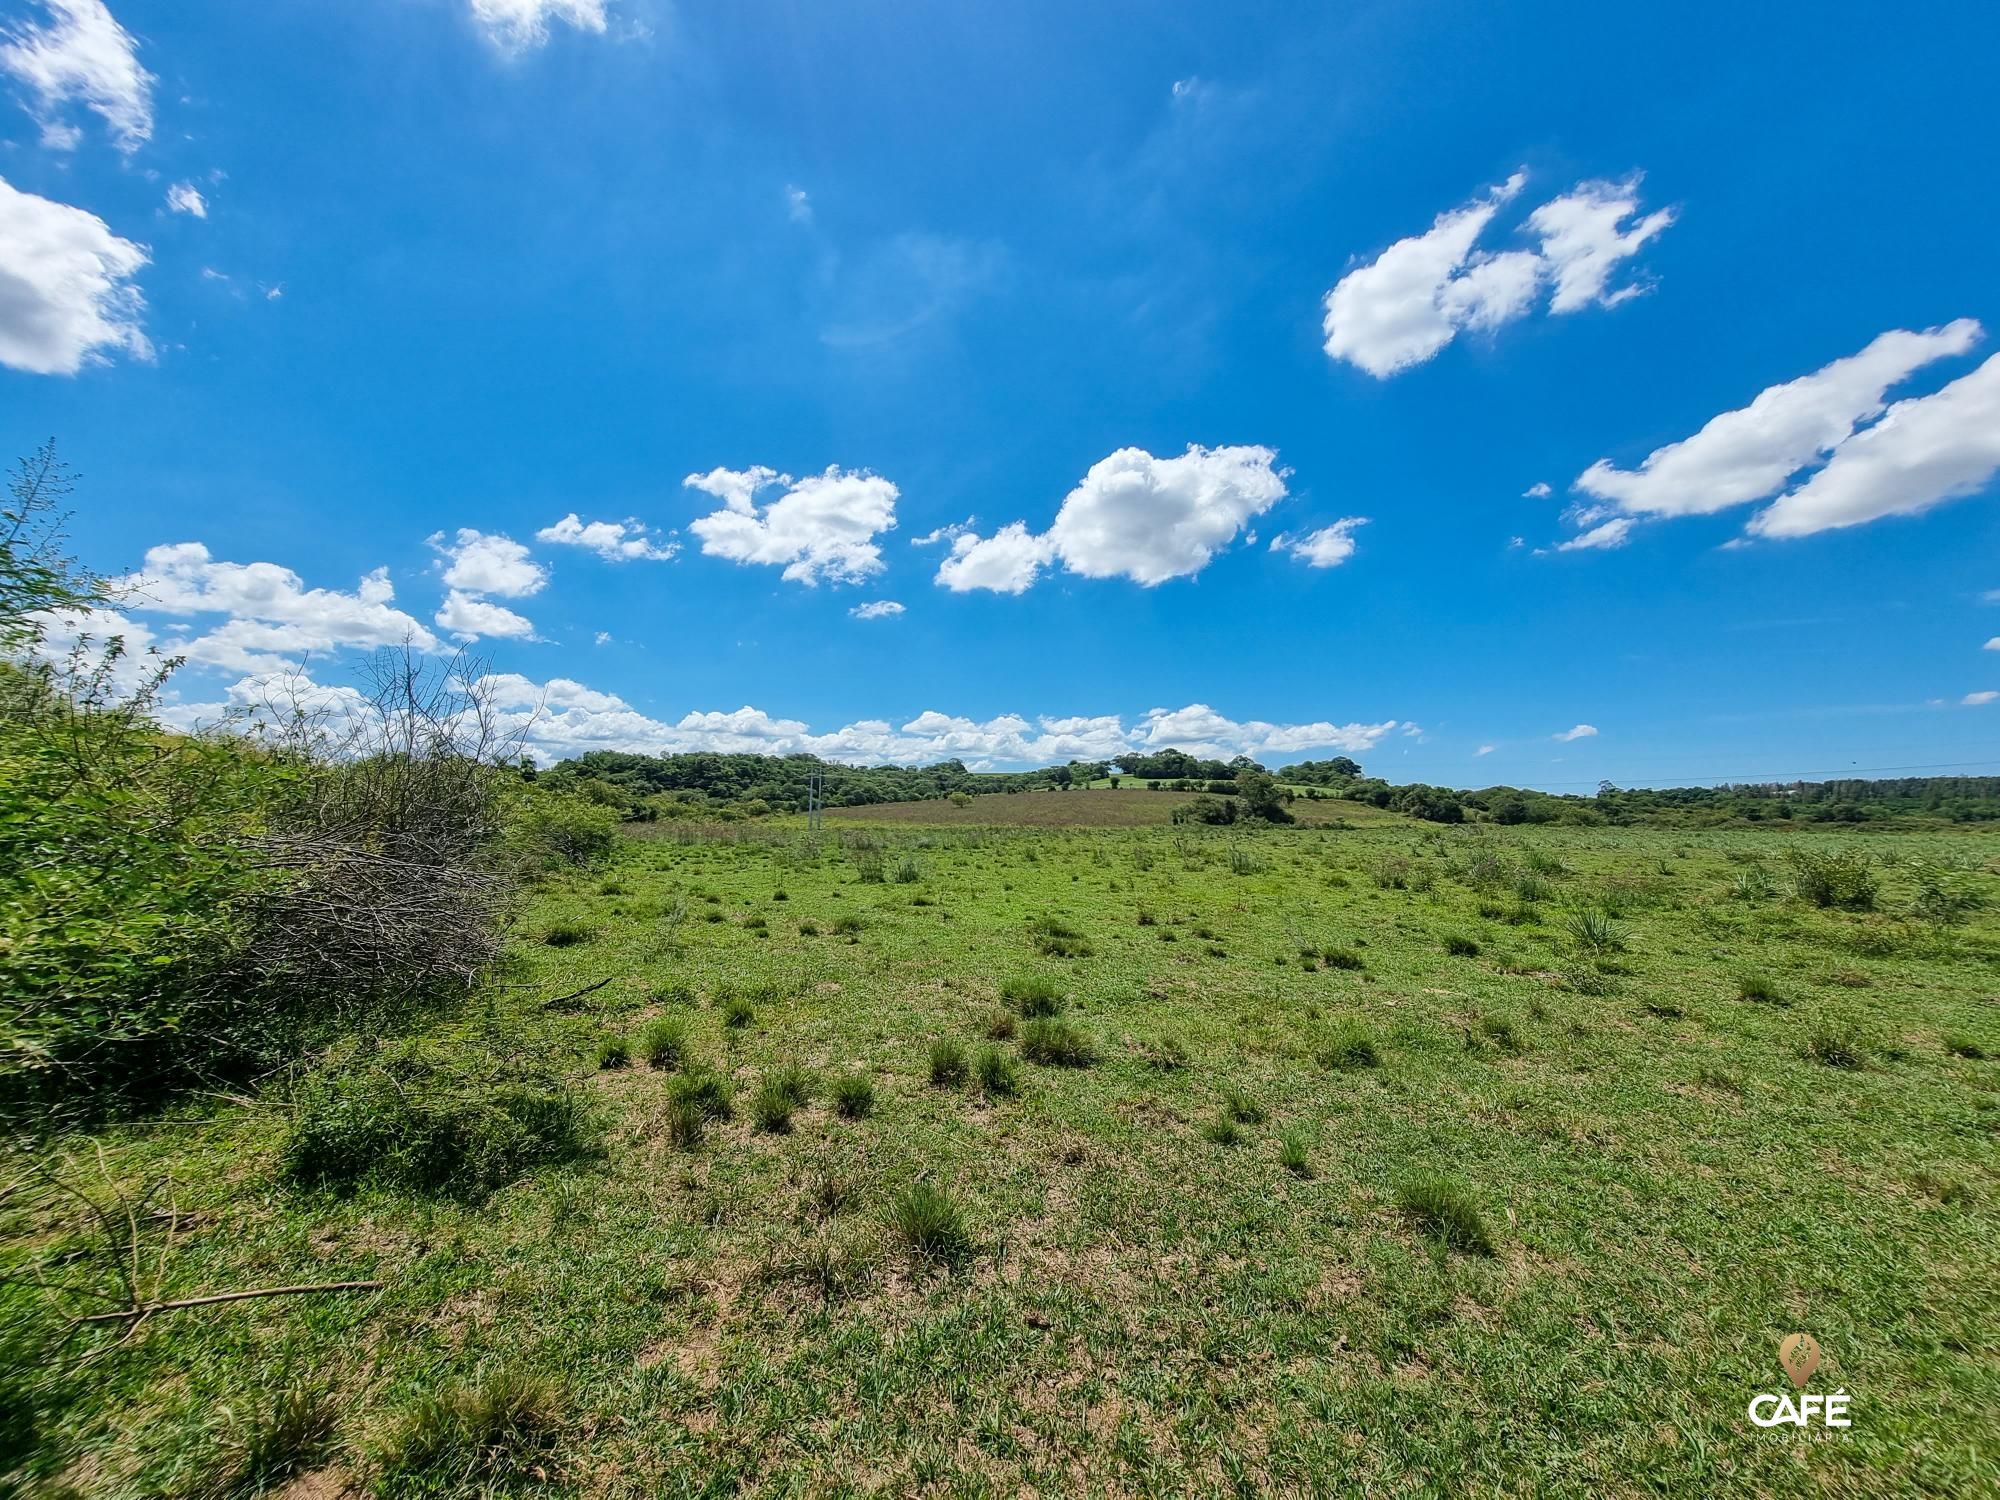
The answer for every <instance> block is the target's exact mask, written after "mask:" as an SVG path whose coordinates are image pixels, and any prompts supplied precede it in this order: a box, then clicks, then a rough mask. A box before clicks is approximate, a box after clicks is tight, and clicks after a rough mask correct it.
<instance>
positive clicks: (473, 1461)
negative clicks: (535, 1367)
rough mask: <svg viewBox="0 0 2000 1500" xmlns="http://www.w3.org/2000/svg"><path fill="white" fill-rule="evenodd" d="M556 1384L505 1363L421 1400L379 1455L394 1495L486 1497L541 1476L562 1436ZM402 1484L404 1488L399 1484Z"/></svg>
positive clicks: (413, 1407) (384, 1476) (382, 1471)
mask: <svg viewBox="0 0 2000 1500" xmlns="http://www.w3.org/2000/svg"><path fill="white" fill-rule="evenodd" d="M559 1410H560V1408H559V1404H558V1400H557V1394H556V1389H555V1387H554V1386H553V1385H552V1384H550V1383H549V1382H548V1381H547V1380H545V1379H543V1378H542V1377H540V1376H538V1375H531V1374H528V1373H526V1372H524V1371H521V1370H518V1369H515V1368H513V1367H511V1366H501V1367H499V1368H497V1369H493V1370H490V1371H488V1372H486V1373H485V1374H483V1375H481V1376H480V1377H479V1378H478V1379H477V1380H475V1381H474V1382H473V1383H472V1384H470V1385H465V1386H459V1387H457V1388H455V1389H448V1390H445V1391H440V1392H435V1393H433V1394H430V1395H426V1396H424V1397H423V1398H422V1399H420V1400H419V1401H418V1402H417V1403H416V1405H414V1406H412V1407H411V1408H410V1409H409V1410H408V1411H407V1412H405V1413H404V1415H403V1417H402V1420H401V1421H400V1422H398V1423H397V1424H396V1426H395V1427H394V1429H393V1430H392V1431H391V1433H390V1435H389V1438H388V1440H387V1442H386V1443H385V1444H384V1445H383V1447H382V1449H381V1451H380V1452H379V1454H378V1455H377V1468H378V1470H379V1471H380V1475H381V1477H382V1478H383V1479H384V1480H386V1481H388V1482H389V1488H390V1489H391V1491H392V1492H393V1493H419V1492H425V1493H427V1492H429V1491H428V1488H424V1489H422V1490H420V1489H419V1487H418V1486H417V1485H416V1484H415V1483H413V1482H414V1481H429V1482H431V1483H434V1484H437V1485H441V1486H444V1488H443V1489H441V1490H439V1491H438V1492H439V1493H452V1494H458V1493H482V1494H483V1493H489V1492H491V1491H493V1490H496V1489H501V1488H506V1487H510V1486H513V1485H515V1484H519V1483H523V1482H529V1481H532V1480H534V1479H535V1478H536V1477H537V1470H539V1469H540V1468H541V1467H542V1466H543V1463H544V1461H545V1460H546V1459H547V1458H548V1457H549V1455H550V1452H551V1450H552V1449H553V1448H554V1447H555V1443H556V1439H557V1437H558V1435H559V1431H560V1426H561V1424H560V1419H559V1415H558V1413H559ZM399 1481H400V1483H398V1482H399Z"/></svg>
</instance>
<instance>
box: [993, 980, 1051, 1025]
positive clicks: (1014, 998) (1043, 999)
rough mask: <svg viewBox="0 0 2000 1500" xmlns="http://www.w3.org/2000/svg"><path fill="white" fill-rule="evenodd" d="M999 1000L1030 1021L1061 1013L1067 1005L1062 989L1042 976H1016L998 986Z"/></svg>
mask: <svg viewBox="0 0 2000 1500" xmlns="http://www.w3.org/2000/svg"><path fill="white" fill-rule="evenodd" d="M1000 998H1001V999H1002V1000H1004V1001H1005V1002H1006V1003H1007V1004H1008V1006H1009V1007H1011V1008H1012V1009H1013V1010H1014V1011H1015V1012H1017V1013H1018V1014H1020V1015H1021V1016H1024V1017H1026V1018H1028V1019H1030V1020H1032V1019H1034V1018H1035V1017H1037V1016H1053V1015H1059V1014H1061V1013H1062V1010H1063V1008H1064V1007H1065V1006H1066V1005H1067V1004H1068V1001H1067V1000H1066V999H1065V998H1064V996H1063V992H1062V989H1061V987H1060V986H1059V985H1057V984H1056V982H1055V981H1054V980H1053V979H1050V978H1049V977H1048V976H1047V975H1044V974H1016V975H1014V976H1013V977H1012V978H1010V979H1007V980H1005V981H1003V982H1002V983H1001V985H1000Z"/></svg>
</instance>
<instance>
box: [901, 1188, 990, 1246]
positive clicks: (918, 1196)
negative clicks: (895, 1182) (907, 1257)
mask: <svg viewBox="0 0 2000 1500" xmlns="http://www.w3.org/2000/svg"><path fill="white" fill-rule="evenodd" d="M889 1224H890V1227H891V1228H892V1229H894V1230H895V1232H896V1233H897V1234H898V1235H900V1236H901V1237H902V1240H903V1242H904V1243H905V1244H906V1245H908V1246H909V1248H910V1250H911V1252H912V1253H913V1254H915V1255H917V1256H919V1257H920V1258H922V1259H925V1260H933V1261H938V1262H941V1263H943V1264H945V1265H957V1264H959V1263H960V1262H962V1261H964V1260H965V1259H966V1258H967V1257H968V1256H970V1255H971V1253H972V1234H971V1232H970V1231H969V1230H968V1229H967V1228H966V1227H965V1215H964V1214H963V1213H962V1212H961V1211H960V1209H959V1207H958V1204H957V1203H955V1202H954V1201H953V1200H952V1197H951V1194H950V1193H949V1192H947V1191H946V1190H945V1189H943V1188H941V1187H939V1186H938V1185H937V1184H936V1183H934V1182H931V1181H929V1180H927V1179H924V1180H919V1181H916V1182H913V1183H911V1184H910V1185H909V1186H908V1187H906V1188H904V1189H903V1190H902V1191H901V1192H900V1193H898V1194H896V1196H895V1197H894V1198H892V1199H891V1200H890V1202H889Z"/></svg>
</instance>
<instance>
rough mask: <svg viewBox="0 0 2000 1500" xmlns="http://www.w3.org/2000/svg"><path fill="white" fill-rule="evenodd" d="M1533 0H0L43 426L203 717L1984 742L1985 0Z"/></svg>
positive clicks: (1, 295) (904, 756)
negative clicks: (456, 691)
mask: <svg viewBox="0 0 2000 1500" xmlns="http://www.w3.org/2000/svg"><path fill="white" fill-rule="evenodd" d="M1500 9H1501V8H1499V7H1492V6H1486V5H1478V4H1424V3H1395V4H1380V5H1351V6H1340V7H1322V8H1308V7H1298V6H1278V5H1268V6H1267V5H1246V6H1231V7H1216V6H1197V5H1162V4H1157V3H1147V4H1109V3H1107V4H1093V5H1090V6H1076V5H1068V4H1019V5H1009V6H982V7H970V6H942V5H940V6H912V5H909V4H907V3H881V4H867V5H856V4H842V3H835V0H816V3H813V4H809V5H808V4H769V3H755V0H747V3H737V4H731V5H727V6H713V7H695V6H678V5H668V4H666V3H664V0H349V3H344V4H341V5H338V6H333V5H324V6H241V5H224V4H216V3H199V0H177V3H172V4H169V3H165V0H109V9H108V10H107V9H106V8H105V5H104V4H103V3H99V0H62V3H61V4H59V5H56V6H54V7H51V6H48V5H44V4H42V3H40V0H0V28H4V30H5V31H6V33H7V38H8V39H7V41H6V42H5V43H4V46H0V182H4V183H5V187H4V188H0V449H4V451H8V452H25V451H27V450H28V449H30V448H31V447H33V446H34V445H35V444H36V443H38V442H39V441H41V440H42V439H43V438H44V437H46V436H49V435H51V434H53V435H55V436H56V437H57V438H58V439H59V442H60V444H61V447H62V450H63V452H64V455H65V456H66V457H67V458H68V459H69V460H70V461H71V462H72V463H73V464H74V465H75V466H76V467H77V469H78V470H79V471H80V472H81V475H82V478H83V482H82V486H81V488H80V491H79V495H78V513H77V516H76V519H75V523H74V532H75V537H76V542H77V546H78V550H79V551H80V553H81V554H82V556H83V557H84V559H85V560H86V561H87V562H89V563H90V564H92V565H93V566H95V567H97V568H98V569H100V570H102V571H104V572H106V573H110V574H114V575H134V578H133V581H134V593H133V595H132V597H131V599H130V601H129V603H128V607H127V608H126V609H125V610H124V611H123V614H122V618H121V620H120V621H118V622H115V625H114V622H110V621H97V622H92V623H93V627H94V628H96V629H98V630H100V631H102V630H104V629H108V628H117V629H121V630H123V631H125V632H126V633H127V634H128V636H129V637H130V638H132V639H134V640H136V641H139V642H142V643H145V644H148V645H153V646H157V647H160V648H161V649H167V650H173V651H177V652H183V653H185V654H187V655H189V656H190V657H191V663H190V666H189V667H188V668H187V669H186V670H184V672H183V673H182V674H181V675H180V676H179V677H178V678H177V679H176V683H175V688H174V693H175V699H176V701H175V703H174V705H173V706H172V708H171V712H172V713H174V714H175V715H176V716H178V717H180V718H181V719H183V720H190V721H194V720H201V719H203V718H207V717H212V716H213V715H215V714H217V713H219V712H221V711H222V710H223V709H224V708H225V707H227V706H228V705H229V704H231V703H238V704H241V703H248V702H253V701H256V700H257V699H258V698H259V697H260V695H262V694H265V693H267V692H268V690H269V689H268V685H269V683H270V681H271V680H272V675H273V674H282V673H291V672H297V671H299V670H301V669H302V670H303V671H304V672H305V673H306V674H308V675H309V676H310V678H311V679H312V680H313V681H314V682H315V683H316V684H318V688H317V689H316V691H320V692H323V693H326V694H328V695H330V696H333V697H336V698H337V697H338V695H339V694H340V693H341V692H342V690H343V688H344V686H345V685H346V684H347V683H349V682H351V680H352V675H351V674H352V672H353V669H354V667H355V665H356V663H357V662H359V661H360V660H361V658H362V657H363V655H364V654H365V653H366V652H367V651H368V650H370V649H372V647H373V646H375V645H376V644H379V643H380V642H382V641H385V640H388V639H402V638H404V637H405V636H412V637H415V638H417V639H418V640H419V641H420V643H422V644H425V645H427V646H428V647H429V648H431V649H434V650H436V651H437V652H439V653H444V652H447V651H449V650H451V649H453V647H454V645H455V644H459V643H460V638H463V637H467V636H472V637H476V639H475V640H473V641H471V642H470V649H472V650H473V651H475V652H477V653H479V654H480V655H481V656H482V658H483V659H484V660H485V661H486V662H487V663H488V664H489V666H490V670H491V672H492V674H493V683H494V687H495V691H496V693H497V694H498V695H499V696H500V698H501V699H502V700H503V702H504V703H505V705H506V707H507V711H508V712H509V713H511V714H514V715H516V716H517V721H518V722H522V723H528V720H529V716H530V715H533V719H532V723H531V724H529V729H528V732H529V734H530V736H531V738H532V739H533V740H534V742H535V743H536V744H537V746H538V747H539V748H540V749H541V751H542V752H543V753H544V754H545V755H560V754H564V753H572V752H575V751H578V750H582V749H586V748H591V747H593V746H604V747H611V748H625V749H687V748H698V747H705V746H713V747H717V748H728V749H773V750H790V749H797V748H808V749H817V750H820V751H822V752H823V753H828V754H832V755H837V756H840V757H842V758H850V759H861V760H877V759H883V760H888V759H894V760H904V761H910V760H915V761H923V760H931V759H937V758H941V757H943V756H945V755H958V756H960V757H961V758H963V759H965V760H967V761H968V762H969V763H974V764H982V765H994V766H1007V765H1015V764H1022V763H1027V762H1041V761H1047V760H1052V759H1055V760H1059V759H1066V758H1068V757H1069V756H1071V755H1108V754H1111V753H1113V752H1115V750H1116V749H1118V748H1120V747H1137V746H1158V745H1164V744H1169V743H1172V744H1180V745H1184V746H1187V747H1189V748H1200V747H1203V746H1211V747H1214V748H1215V749H1217V750H1221V751H1227V752H1228V753H1234V752H1235V751H1237V750H1248V751H1249V752H1250V753H1252V754H1254V755H1256V756H1258V757H1259V758H1260V759H1263V760H1266V761H1267V762H1272V763H1279V762H1283V761H1287V760H1292V759H1298V758H1303V757H1306V756H1320V755H1325V754H1332V753H1338V752H1346V753H1351V754H1354V755H1355V756H1356V757H1357V758H1358V759H1360V760H1361V761H1362V762H1363V763H1364V764H1365V765H1366V766H1367V767H1368V768H1369V769H1370V770H1371V771H1376V772H1379V773H1380V774H1383V775H1387V776H1389V777H1391V778H1392V779H1396V780H1406V779H1423V780H1431V781H1437V782H1445V783H1451V784H1458V785H1484V784H1488V783H1491V782H1500V781H1505V782H1513V783H1516V784H1522V785H1538V786H1548V787H1554V788H1558V789H1564V788H1569V787H1578V788H1584V789H1587V788H1589V787H1591V786H1594V785H1595V783H1596V782H1597V780H1598V779H1599V778H1600V777H1609V778H1611V779H1613V780H1617V781H1699V780H1711V779H1718V778H1723V777H1732V776H1764V775H1774V776H1775V775H1791V774H1800V773H1837V772H1840V771H1842V770H1845V769H1847V768H1857V769H1860V768H1868V769H1873V768H1889V767H1905V766H1939V767H1942V766H1957V765H1965V766H1967V768H1974V767H1978V768H1983V769H1989V770H1990V769H2000V751H1996V748H1995V728H1996V726H2000V701H1995V698H1994V697H1993V696H1991V695H1995V694H2000V555H1996V554H2000V549H1996V545H1995V544H1996V542H2000V509H1996V507H1995V505H1994V503H1993V500H1994V488H1995V486H1994V473H1995V470H1996V468H2000V362H1996V363H1993V364H1991V365H1989V364H1988V363H1987V362H1988V361H1989V360H1993V359H1994V354H1995V348H1996V340H1997V339H2000V296H1996V278H1995V273H1996V270H2000V255H1996V250H1995V247H1996V245H2000V206H1996V203H1995V200H1994V198H1993V195H1992V194H1991V193H1990V192H1989V191H1987V188H1988V185H1990V184H1991V183H1993V182H1994V181H1995V180H2000V131H1996V130H1995V129H1994V128H1993V123H1992V119H1991V109H1990V102H1989V100H1988V98H1987V95H1988V93H1989V92H1990V83H1989V80H1988V79H1987V77H1986V74H1987V73H1988V72H1989V71H1990V69H1988V68H1987V67H1986V65H1985V60H1987V59H1990V58H1991V57H1993V56H1995V55H2000V11H1996V10H1995V9H1994V7H1992V6H1987V5H1971V4H1964V5H1959V4H1942V5H1937V6H1928V7H1920V8H1917V9H1916V10H1914V11H1909V12H1903V13H1898V15H1897V18H1896V21H1895V24H1894V25H1893V26H1890V25H1885V24H1883V22H1882V14H1883V13H1882V12H1881V11H1880V9H1879V7H1862V6H1859V5H1842V4H1833V5H1828V4H1814V5H1811V6H1805V5H1781V4H1773V5H1769V6H1757V7H1728V8H1723V7H1694V6H1686V5H1659V6H1638V5H1635V6H1620V7H1605V6H1601V5H1588V6H1586V5H1574V6H1566V5H1540V6H1533V7H1509V8H1506V9H1507V13H1506V14H1501V13H1500ZM1191 448H1192V450H1193V451H1191ZM762 471H768V473H766V472H762ZM690 479H694V480H698V481H699V482H698V483H695V484H690V483H689V482H688V481H689V480H690ZM1544 485H1545V486H1547V487H1548V489H1547V492H1546V493H1543V492H1540V491H1539V490H1538V487H1539V486H1544ZM568 517H574V518H575V520H574V521H573V522H568V523H566V521H565V518H568ZM925 538H931V540H928V541H924V540H923V539H925ZM884 602H887V603H893V604H896V605H900V606H901V608H900V610H899V611H891V610H886V609H882V608H880V607H879V606H881V605H882V604H883V603H884ZM869 605H877V606H878V608H877V609H875V610H873V611H869V610H867V609H866V606H869ZM857 611H859V612H860V613H857ZM871 616H872V617H871ZM1989 643H1990V645H1989ZM1982 695H1988V696H1986V697H1985V699H1984V701H1982ZM1583 728H1587V729H1589V730H1591V731H1594V732H1591V733H1578V732H1577V731H1578V730H1579V729H1583Z"/></svg>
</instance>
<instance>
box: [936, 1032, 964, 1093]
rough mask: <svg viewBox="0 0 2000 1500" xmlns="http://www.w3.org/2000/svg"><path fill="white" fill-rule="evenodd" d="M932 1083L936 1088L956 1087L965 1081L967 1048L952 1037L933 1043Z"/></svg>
mask: <svg viewBox="0 0 2000 1500" xmlns="http://www.w3.org/2000/svg"><path fill="white" fill-rule="evenodd" d="M930 1068H931V1084H932V1086H933V1087H935V1088H941V1089H944V1088H955V1087H956V1086H957V1085H959V1084H961V1083H963V1082H965V1075H966V1063H965V1048H964V1046H963V1045H961V1044H960V1043H959V1042H957V1041H956V1040H954V1039H953V1038H951V1037H939V1038H938V1039H937V1040H936V1041H934V1042H932V1043H931V1058H930Z"/></svg>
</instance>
